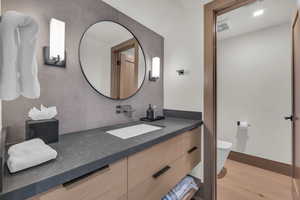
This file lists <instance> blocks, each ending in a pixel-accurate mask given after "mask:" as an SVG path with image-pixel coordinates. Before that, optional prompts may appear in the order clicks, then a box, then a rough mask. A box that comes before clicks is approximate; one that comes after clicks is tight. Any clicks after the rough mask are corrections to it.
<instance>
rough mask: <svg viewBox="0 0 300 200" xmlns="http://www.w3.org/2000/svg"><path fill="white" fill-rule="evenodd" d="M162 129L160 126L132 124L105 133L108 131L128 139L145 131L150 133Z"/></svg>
mask: <svg viewBox="0 0 300 200" xmlns="http://www.w3.org/2000/svg"><path fill="white" fill-rule="evenodd" d="M160 129H162V127H160V126H153V125H149V124H138V125H133V126H127V127H124V128H119V129H115V130H110V131H106V133H109V134H111V135H113V136H116V137H119V138H122V139H128V138H132V137H136V136H139V135H143V134H146V133H150V132H152V131H157V130H160Z"/></svg>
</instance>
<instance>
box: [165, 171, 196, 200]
mask: <svg viewBox="0 0 300 200" xmlns="http://www.w3.org/2000/svg"><path fill="white" fill-rule="evenodd" d="M192 189H194V190H199V187H198V186H197V184H196V183H195V180H194V179H193V178H192V177H190V176H187V177H185V178H184V179H183V180H182V181H180V183H178V184H177V185H176V186H175V187H174V188H173V189H172V190H171V191H170V192H169V193H168V194H167V195H166V196H165V197H164V198H163V199H162V200H182V199H183V198H184V197H185V195H186V194H187V193H188V192H190V191H191V190H192Z"/></svg>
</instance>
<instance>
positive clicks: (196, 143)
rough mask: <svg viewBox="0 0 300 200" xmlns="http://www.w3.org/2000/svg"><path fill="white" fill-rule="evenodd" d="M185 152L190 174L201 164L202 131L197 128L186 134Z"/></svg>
mask: <svg viewBox="0 0 300 200" xmlns="http://www.w3.org/2000/svg"><path fill="white" fill-rule="evenodd" d="M184 152H185V153H186V154H187V156H186V157H185V158H186V162H185V164H186V168H187V170H188V173H189V172H191V171H192V169H194V167H196V166H197V164H199V163H200V162H201V129H200V128H196V129H193V130H191V131H188V132H187V133H185V134H184Z"/></svg>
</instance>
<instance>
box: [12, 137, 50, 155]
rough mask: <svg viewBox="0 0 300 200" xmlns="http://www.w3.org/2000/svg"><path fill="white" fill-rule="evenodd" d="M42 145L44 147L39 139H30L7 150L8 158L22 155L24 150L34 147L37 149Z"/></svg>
mask: <svg viewBox="0 0 300 200" xmlns="http://www.w3.org/2000/svg"><path fill="white" fill-rule="evenodd" d="M42 145H45V142H44V141H43V140H41V139H39V138H36V139H32V140H27V141H25V142H22V143H19V144H15V145H12V146H11V147H10V148H9V149H8V152H7V153H8V155H9V156H13V155H14V154H18V153H22V152H23V151H24V150H26V149H31V148H33V147H36V146H38V147H39V146H42Z"/></svg>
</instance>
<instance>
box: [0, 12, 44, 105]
mask: <svg viewBox="0 0 300 200" xmlns="http://www.w3.org/2000/svg"><path fill="white" fill-rule="evenodd" d="M37 33H38V24H37V23H36V22H35V21H34V20H33V19H32V18H31V17H29V16H26V15H24V14H21V13H18V12H15V11H8V12H6V13H4V14H3V15H2V20H1V23H0V62H1V63H0V99H2V100H14V99H16V98H18V97H19V96H20V95H23V96H25V97H27V98H38V97H39V96H40V84H39V81H38V77H37V62H36V58H35V53H36V39H37Z"/></svg>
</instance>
